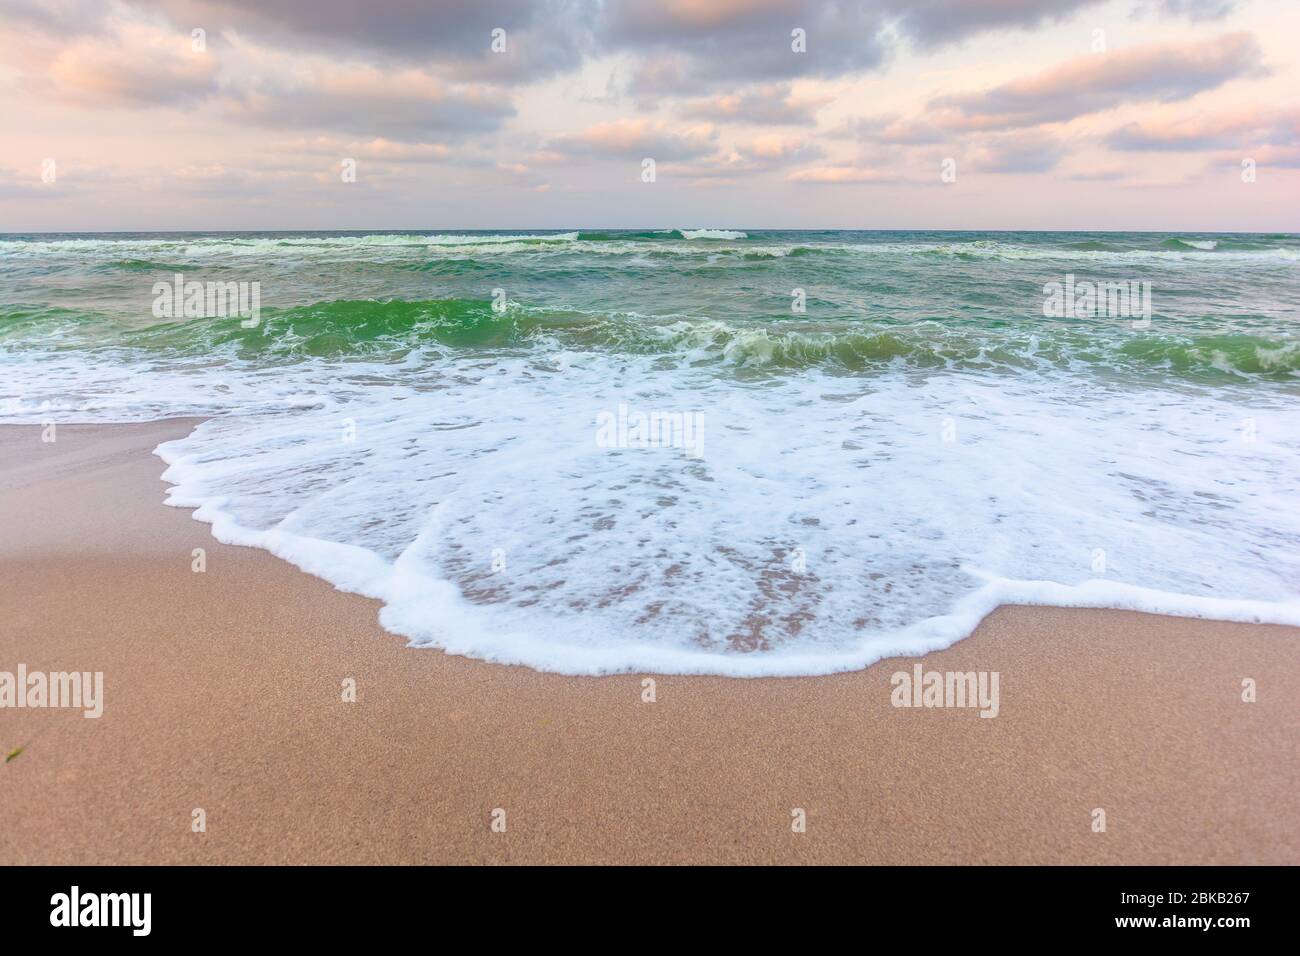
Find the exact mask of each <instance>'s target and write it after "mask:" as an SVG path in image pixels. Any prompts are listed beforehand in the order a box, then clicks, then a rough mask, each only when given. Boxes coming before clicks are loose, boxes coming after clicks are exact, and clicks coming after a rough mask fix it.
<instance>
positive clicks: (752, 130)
mask: <svg viewBox="0 0 1300 956" xmlns="http://www.w3.org/2000/svg"><path fill="white" fill-rule="evenodd" d="M1297 37H1300V3H1296V2H1295V0H1110V2H1099V0H859V2H848V0H366V2H359V0H122V2H115V0H0V86H3V88H4V90H3V95H2V96H0V131H2V132H3V135H0V232H15V231H38V230H144V229H352V228H361V229H366V228H375V229H378V228H391V229H403V228H410V229H429V230H439V229H468V228H569V227H634V228H666V227H686V228H695V227H715V228H745V227H749V228H761V227H789V228H860V229H889V228H925V229H929V228H934V229H1052V228H1070V229H1160V230H1165V229H1168V230H1193V229H1195V230H1268V231H1294V230H1296V229H1297V228H1300V67H1298V64H1297V61H1298V60H1300V52H1297V50H1296V38H1297ZM494 47H496V49H494ZM647 159H652V160H653V161H654V173H655V176H654V181H653V182H645V181H644V177H643V169H644V167H645V160H647ZM51 161H52V162H51ZM349 161H351V162H349ZM1245 161H1249V163H1250V164H1253V167H1254V176H1253V181H1244V180H1245V179H1249V178H1251V177H1244V176H1243V162H1245ZM352 168H355V181H347V180H348V179H350V178H352V177H348V176H346V175H345V173H346V172H347V171H348V170H349V169H352ZM945 171H947V172H948V173H949V175H947V176H945ZM47 180H52V181H47Z"/></svg>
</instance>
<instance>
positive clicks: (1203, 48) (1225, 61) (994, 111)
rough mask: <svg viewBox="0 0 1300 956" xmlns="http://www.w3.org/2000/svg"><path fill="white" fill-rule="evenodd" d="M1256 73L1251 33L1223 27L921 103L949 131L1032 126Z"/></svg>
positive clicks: (1258, 63)
mask: <svg viewBox="0 0 1300 956" xmlns="http://www.w3.org/2000/svg"><path fill="white" fill-rule="evenodd" d="M1263 72H1264V68H1263V64H1262V54H1261V51H1260V47H1259V44H1258V43H1257V42H1256V41H1255V39H1254V37H1252V36H1251V35H1250V34H1248V33H1227V34H1223V35H1222V36H1219V37H1216V38H1214V39H1211V40H1206V41H1201V42H1199V43H1188V44H1181V45H1179V44H1161V45H1151V46H1143V47H1131V48H1129V49H1126V50H1119V51H1115V52H1113V53H1110V54H1106V55H1099V54H1093V55H1086V56H1082V57H1079V58H1077V59H1074V60H1070V61H1068V62H1066V63H1063V64H1061V65H1060V66H1057V67H1053V68H1052V69H1050V70H1047V71H1045V72H1042V73H1039V74H1037V75H1036V76H1031V77H1026V78H1024V79H1020V80H1014V81H1012V82H1010V83H1004V84H1003V85H1001V86H997V87H994V88H993V89H990V90H985V91H984V92H981V93H967V94H958V95H952V96H940V97H937V98H935V99H934V100H931V101H930V104H929V105H930V109H931V111H932V113H936V114H938V115H939V117H940V120H941V122H942V125H944V126H947V127H949V128H953V129H999V128H1011V127H1018V126H1036V125H1038V124H1041V123H1056V122H1064V121H1067V120H1071V119H1074V118H1075V117H1077V116H1084V115H1086V114H1088V113H1096V112H1100V111H1102V110H1106V109H1110V108H1112V107H1114V106H1118V105H1119V104H1120V103H1122V102H1125V101H1128V100H1135V99H1136V100H1159V101H1161V102H1172V101H1175V100H1182V99H1187V98H1189V97H1191V96H1194V95H1195V94H1197V93H1200V92H1202V91H1204V90H1210V89H1214V88H1215V87H1218V86H1221V85H1223V84H1224V83H1226V82H1228V81H1229V80H1232V79H1235V78H1237V77H1243V76H1251V75H1259V74H1261V73H1263Z"/></svg>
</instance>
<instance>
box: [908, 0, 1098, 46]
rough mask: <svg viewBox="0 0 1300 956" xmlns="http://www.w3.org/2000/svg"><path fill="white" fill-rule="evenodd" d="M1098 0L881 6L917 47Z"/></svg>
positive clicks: (1037, 20) (1060, 15) (922, 0)
mask: <svg viewBox="0 0 1300 956" xmlns="http://www.w3.org/2000/svg"><path fill="white" fill-rule="evenodd" d="M1099 2H1101V0H1001V2H994V3H971V2H969V0H885V2H884V8H885V10H886V12H887V13H889V14H890V15H891V16H892V17H893V18H895V23H896V26H897V28H898V29H899V30H900V31H901V32H902V33H903V34H905V35H906V36H908V37H911V38H912V39H913V40H914V41H916V43H917V44H918V45H919V46H922V47H934V46H941V45H943V44H947V43H954V42H956V41H958V40H963V39H965V38H966V37H969V36H973V35H975V34H977V33H983V32H986V31H989V30H996V29H1007V28H1019V29H1031V28H1033V27H1037V26H1041V25H1042V24H1044V23H1047V22H1050V21H1053V20H1063V19H1066V18H1068V17H1071V16H1073V15H1074V14H1075V13H1076V12H1077V11H1078V10H1080V9H1082V8H1083V7H1088V6H1094V5H1096V4H1097V3H1099Z"/></svg>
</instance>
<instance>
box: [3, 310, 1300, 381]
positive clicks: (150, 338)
mask: <svg viewBox="0 0 1300 956" xmlns="http://www.w3.org/2000/svg"><path fill="white" fill-rule="evenodd" d="M106 326H107V327H108V328H109V329H110V330H113V329H115V331H112V334H111V335H109V334H108V332H106V331H105V328H106ZM42 329H44V331H45V332H46V333H48V334H51V335H52V334H53V333H54V331H56V330H57V331H58V332H59V333H60V334H61V335H63V336H64V338H63V339H62V343H63V345H64V347H73V346H74V345H75V343H76V341H77V340H76V338H75V334H76V333H77V331H79V330H85V331H86V333H87V335H88V336H89V337H88V338H87V339H86V341H85V343H84V344H85V346H86V347H88V348H89V347H95V348H104V347H109V346H111V347H115V348H132V349H146V350H150V351H158V352H164V351H165V352H171V353H174V354H176V355H211V354H230V355H232V356H234V357H236V358H240V359H243V360H249V361H254V360H258V359H260V358H276V359H281V360H294V359H310V358H322V357H328V358H343V359H346V358H370V357H374V356H376V355H380V354H385V353H390V354H396V353H405V352H408V351H410V350H411V349H417V348H421V347H426V346H436V347H440V348H445V349H449V350H452V351H461V350H464V351H472V350H492V349H510V350H542V351H545V350H548V349H568V350H577V351H593V350H594V351H599V352H603V353H607V354H611V355H618V354H626V355H658V356H662V357H664V358H668V359H672V360H674V361H677V362H682V363H688V364H697V365H708V364H714V365H717V366H718V367H720V368H725V367H730V368H734V369H739V370H747V371H767V372H798V371H802V370H807V369H815V368H821V369H827V370H835V371H840V372H857V373H863V372H871V371H873V370H876V371H878V370H882V369H886V368H891V367H901V368H912V369H919V370H927V369H966V370H976V371H978V370H996V369H1002V370H1004V371H1015V370H1026V371H1027V370H1040V371H1049V370H1053V369H1055V370H1062V369H1069V368H1072V367H1091V368H1096V369H1109V370H1111V371H1112V372H1130V373H1134V374H1141V375H1146V376H1151V375H1152V374H1164V375H1169V376H1173V377H1175V378H1177V379H1184V380H1206V381H1222V382H1229V381H1232V380H1248V379H1252V378H1263V379H1272V380H1289V379H1294V378H1295V377H1297V376H1300V342H1298V341H1297V340H1296V339H1295V338H1293V337H1288V336H1277V335H1273V336H1269V335H1262V334H1256V333H1251V332H1245V331H1241V332H1230V333H1217V334H1201V335H1194V334H1187V333H1178V332H1174V331H1166V332H1161V331H1160V330H1158V329H1155V328H1153V329H1152V330H1148V331H1145V332H1143V333H1141V334H1132V333H1130V332H1128V331H1126V330H1125V329H1124V328H1121V327H1119V326H1118V325H1117V326H1116V327H1115V328H1113V329H1112V330H1111V332H1110V334H1108V335H1101V334H1099V331H1098V330H1097V329H1091V328H1087V329H1086V328H1080V327H1077V326H1071V325H1069V324H1060V325H1054V326H1041V327H1035V328H1033V329H1027V330H1026V331H1024V332H1023V333H1019V334H1016V333H1013V332H1011V331H1009V330H1008V329H1007V328H1004V327H1003V326H1002V324H1001V323H995V324H993V325H990V326H987V327H983V326H980V325H977V324H971V323H965V324H961V325H952V324H945V323H943V322H939V321H928V322H919V323H914V324H901V323H897V322H893V323H888V324H882V323H879V322H873V321H870V320H867V319H862V320H836V321H833V322H831V321H812V320H809V319H801V320H792V319H779V318H775V317H774V318H769V319H766V320H763V321H748V322H738V321H728V320H722V319H711V318H687V317H684V316H653V315H646V314H641V313H636V312H628V311H610V310H600V309H580V308H576V307H575V308H554V307H546V306H535V305H528V304H525V303H520V302H516V301H509V302H503V303H501V305H500V306H499V307H498V308H494V306H493V301H492V300H490V299H471V298H447V299H429V300H404V299H383V300H352V299H341V300H328V301H322V302H317V303H313V304H311V305H304V306H294V307H287V308H275V307H263V308H262V310H261V316H260V322H259V324H258V325H257V326H256V327H252V328H246V327H244V325H243V322H242V321H241V320H240V319H239V318H237V317H228V318H199V319H190V320H181V321H167V322H155V323H152V324H149V325H147V326H144V327H139V326H138V323H137V324H136V325H135V326H132V327H116V326H112V325H110V324H109V323H108V322H107V320H105V319H104V317H102V316H99V315H96V314H94V313H84V312H78V311H77V310H68V309H55V308H48V307H29V306H22V307H14V308H0V340H20V339H21V338H22V336H23V335H27V334H30V333H35V332H39V331H41V330H42Z"/></svg>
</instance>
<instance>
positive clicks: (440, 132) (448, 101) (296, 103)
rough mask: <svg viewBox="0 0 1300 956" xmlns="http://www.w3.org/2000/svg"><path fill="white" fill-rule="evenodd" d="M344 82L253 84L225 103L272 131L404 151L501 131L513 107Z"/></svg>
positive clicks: (445, 92) (420, 84)
mask: <svg viewBox="0 0 1300 956" xmlns="http://www.w3.org/2000/svg"><path fill="white" fill-rule="evenodd" d="M387 79H388V78H387V77H386V76H383V75H376V76H370V75H365V74H362V75H361V76H360V77H359V78H357V77H354V76H349V75H347V74H344V75H342V76H340V77H337V78H325V79H323V80H318V81H317V82H314V83H311V84H310V85H300V86H293V87H286V86H283V85H280V84H273V83H262V84H255V85H254V86H252V87H251V88H249V89H246V90H244V91H242V92H241V93H238V94H235V95H232V96H229V97H228V98H226V99H225V100H224V105H225V108H226V110H227V112H228V113H229V114H230V115H231V116H232V117H233V118H234V119H236V120H238V121H242V122H247V123H252V124H254V125H257V126H264V127H269V128H273V129H326V130H334V131H336V132H340V133H345V134H347V135H350V136H360V137H372V136H382V137H385V138H388V139H392V140H397V141H400V142H405V143H428V142H431V141H434V140H444V139H456V138H459V137H462V136H465V135H467V134H470V133H475V132H484V131H490V130H493V129H496V128H497V127H498V126H500V125H501V123H502V122H503V121H504V120H505V119H506V118H507V117H509V116H513V115H514V112H515V110H514V107H513V106H512V105H511V104H510V103H509V102H507V101H505V100H502V99H499V98H495V97H493V96H492V95H491V94H490V93H489V92H488V91H486V90H483V89H478V88H469V89H464V88H458V87H444V86H442V85H441V84H438V83H436V81H432V80H429V79H428V78H425V77H422V76H420V75H415V76H414V77H412V79H411V81H410V82H408V83H405V84H402V83H395V82H387Z"/></svg>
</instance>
